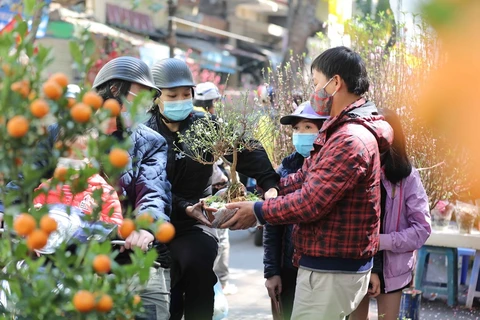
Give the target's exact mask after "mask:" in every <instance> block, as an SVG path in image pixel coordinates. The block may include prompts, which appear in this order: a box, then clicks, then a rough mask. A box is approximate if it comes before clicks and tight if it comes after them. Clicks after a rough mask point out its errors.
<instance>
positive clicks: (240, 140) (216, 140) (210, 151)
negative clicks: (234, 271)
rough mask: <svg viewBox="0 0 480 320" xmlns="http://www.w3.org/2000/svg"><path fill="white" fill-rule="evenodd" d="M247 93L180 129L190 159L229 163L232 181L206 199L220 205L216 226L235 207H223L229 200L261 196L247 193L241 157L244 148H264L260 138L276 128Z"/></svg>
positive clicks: (215, 205) (267, 136)
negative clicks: (239, 172)
mask: <svg viewBox="0 0 480 320" xmlns="http://www.w3.org/2000/svg"><path fill="white" fill-rule="evenodd" d="M249 105H250V104H249V99H248V94H242V95H241V97H240V98H236V99H235V100H233V99H231V100H230V99H227V100H226V101H225V103H218V104H217V105H216V106H215V110H216V115H215V116H205V117H204V118H200V119H198V120H197V121H196V122H195V123H194V124H193V125H192V127H191V128H190V129H189V130H187V131H186V132H185V133H183V134H181V133H179V141H180V142H182V143H184V144H185V145H186V146H188V150H186V151H185V152H184V153H185V155H186V156H188V157H190V158H191V159H193V160H195V161H197V162H199V163H202V164H206V165H213V164H214V163H215V162H217V160H218V159H222V160H223V162H224V163H225V164H227V165H228V166H229V170H230V177H231V182H230V184H229V185H228V187H227V188H226V189H225V190H223V192H219V193H218V194H217V195H214V196H211V197H209V198H207V199H205V202H206V204H207V205H208V206H211V207H214V208H216V209H219V210H218V211H217V212H216V213H215V214H214V215H215V220H214V221H213V223H212V224H213V225H214V227H218V226H219V225H220V224H221V223H222V222H223V221H226V220H228V218H229V216H231V215H233V214H234V213H235V211H233V210H227V209H225V208H224V206H225V204H227V203H230V202H238V201H247V200H252V201H253V200H258V199H259V197H258V195H256V194H252V193H247V191H246V188H245V186H244V185H243V184H242V183H241V182H240V181H239V179H238V177H237V164H238V157H239V154H240V153H241V152H248V151H252V150H255V149H258V148H262V144H261V142H260V141H268V140H269V139H271V137H272V136H273V128H271V127H269V126H268V123H269V122H268V121H265V119H266V117H268V115H267V114H265V113H264V112H263V110H261V109H259V108H256V107H250V106H249Z"/></svg>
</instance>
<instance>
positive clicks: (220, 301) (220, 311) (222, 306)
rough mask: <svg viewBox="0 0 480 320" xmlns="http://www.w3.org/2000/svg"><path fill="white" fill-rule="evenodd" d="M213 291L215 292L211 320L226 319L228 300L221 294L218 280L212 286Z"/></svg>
mask: <svg viewBox="0 0 480 320" xmlns="http://www.w3.org/2000/svg"><path fill="white" fill-rule="evenodd" d="M213 291H214V292H215V302H214V306H213V318H212V320H221V319H226V318H227V316H228V301H227V297H225V295H224V294H223V291H222V286H221V285H220V282H219V281H217V283H216V284H215V286H214V287H213Z"/></svg>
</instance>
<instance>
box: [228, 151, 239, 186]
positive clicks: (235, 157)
mask: <svg viewBox="0 0 480 320" xmlns="http://www.w3.org/2000/svg"><path fill="white" fill-rule="evenodd" d="M237 163H238V153H237V149H236V148H235V149H234V150H233V161H232V164H231V165H230V177H231V179H232V185H236V184H238V179H237Z"/></svg>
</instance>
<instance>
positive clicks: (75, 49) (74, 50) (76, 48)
mask: <svg viewBox="0 0 480 320" xmlns="http://www.w3.org/2000/svg"><path fill="white" fill-rule="evenodd" d="M68 45H69V47H70V54H71V55H72V58H73V60H74V61H75V62H76V63H77V64H78V65H82V61H83V55H82V52H81V50H80V45H79V44H78V43H77V42H75V41H70V42H69V43H68Z"/></svg>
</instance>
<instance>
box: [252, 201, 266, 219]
mask: <svg viewBox="0 0 480 320" xmlns="http://www.w3.org/2000/svg"><path fill="white" fill-rule="evenodd" d="M262 206H263V201H258V202H255V204H254V205H253V211H254V213H255V217H256V218H257V221H258V223H259V224H261V225H264V224H266V223H267V221H265V219H264V218H263V209H262Z"/></svg>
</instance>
